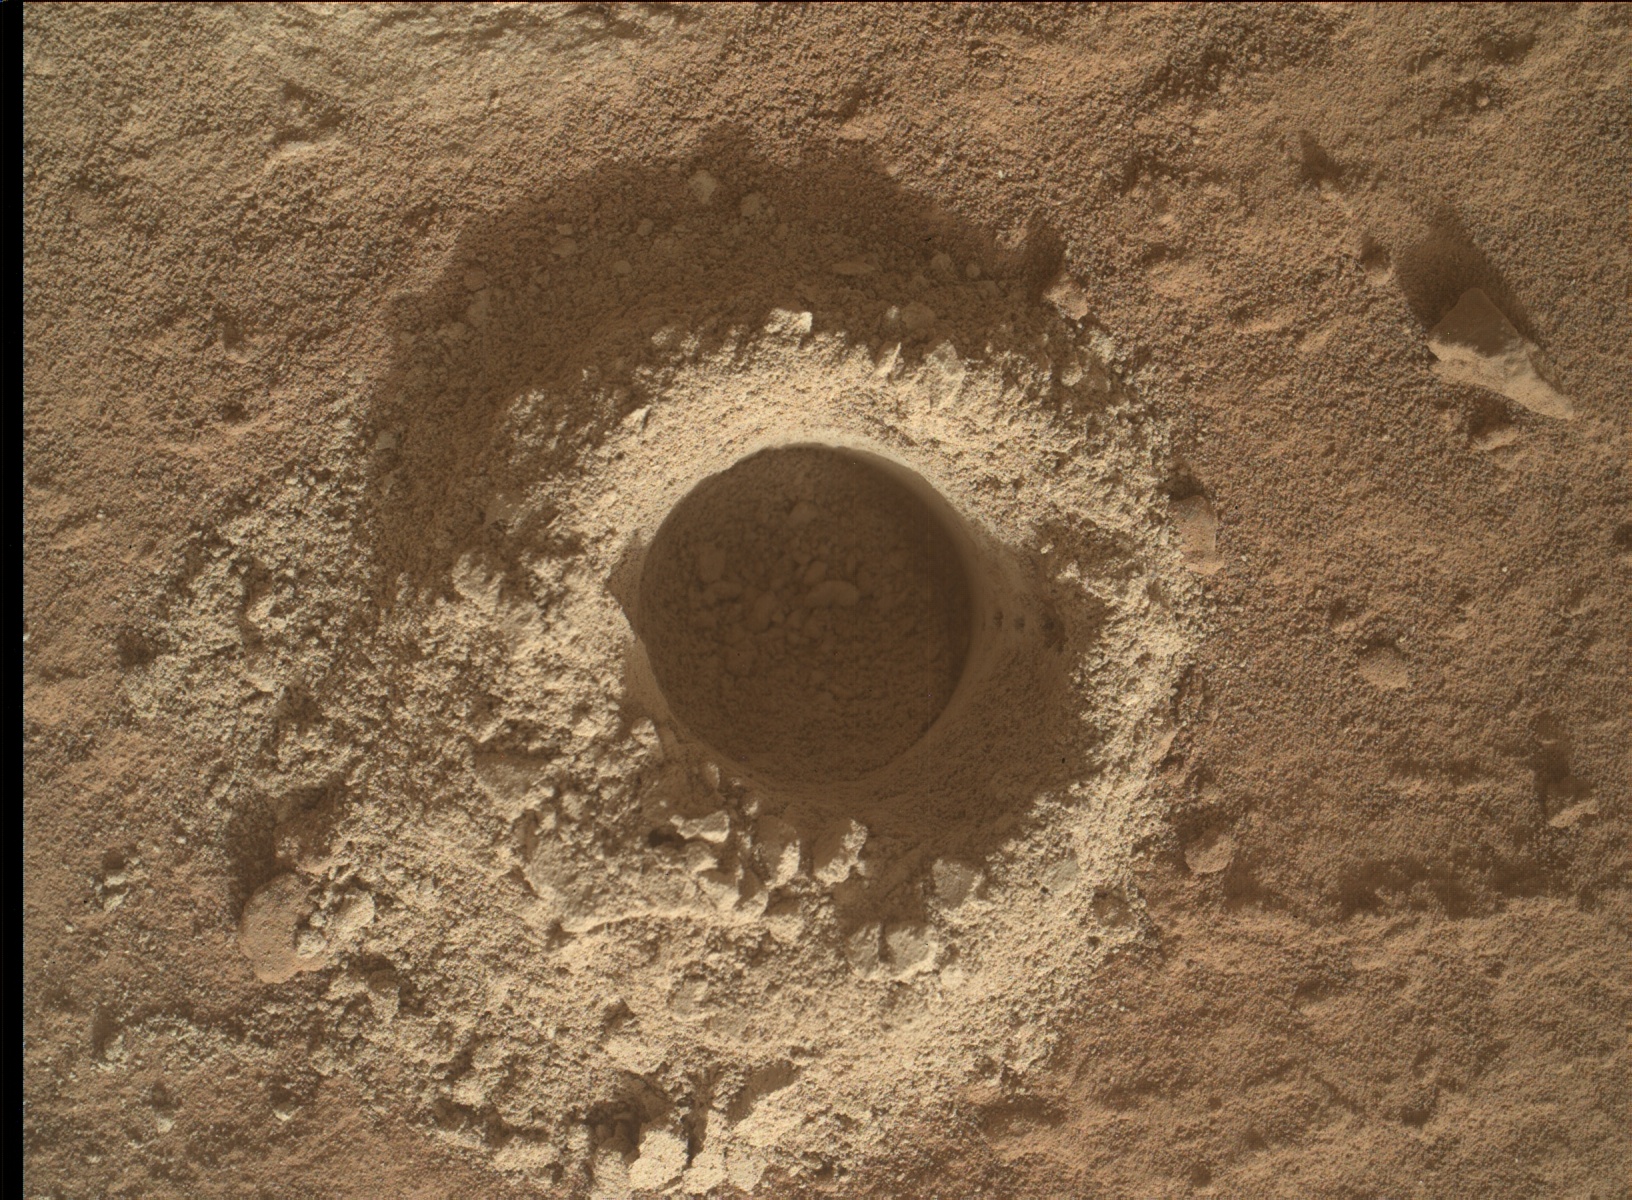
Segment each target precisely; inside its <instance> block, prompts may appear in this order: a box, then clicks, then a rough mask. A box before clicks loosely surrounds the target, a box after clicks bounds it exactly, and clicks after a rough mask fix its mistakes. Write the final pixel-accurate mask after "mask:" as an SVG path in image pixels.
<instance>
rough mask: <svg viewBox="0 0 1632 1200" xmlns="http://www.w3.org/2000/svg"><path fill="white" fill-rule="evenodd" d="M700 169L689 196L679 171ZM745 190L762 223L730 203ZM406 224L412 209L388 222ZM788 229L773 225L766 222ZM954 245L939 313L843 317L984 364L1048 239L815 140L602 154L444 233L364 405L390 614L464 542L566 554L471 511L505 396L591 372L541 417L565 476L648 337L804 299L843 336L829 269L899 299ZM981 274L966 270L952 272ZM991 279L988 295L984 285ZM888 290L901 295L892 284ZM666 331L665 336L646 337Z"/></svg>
mask: <svg viewBox="0 0 1632 1200" xmlns="http://www.w3.org/2000/svg"><path fill="white" fill-rule="evenodd" d="M699 170H706V171H707V172H709V173H710V175H711V176H712V178H713V179H714V180H715V181H717V182H716V187H715V190H714V191H713V194H712V195H711V196H710V197H709V202H708V203H707V204H706V205H703V204H701V203H699V200H698V192H697V190H696V189H694V188H692V187H689V186H688V182H689V181H692V180H693V179H694V177H695V172H697V171H699ZM750 195H757V196H758V197H761V198H762V199H763V202H764V203H765V205H766V211H768V212H769V213H770V214H771V219H769V220H767V221H760V222H758V223H756V222H755V220H754V219H752V218H751V217H749V216H746V215H744V212H745V210H744V208H743V202H744V200H745V198H747V197H749V196H750ZM405 219H409V218H405ZM780 225H787V226H789V227H791V228H794V229H796V230H798V231H799V232H800V236H799V237H796V238H791V239H790V238H781V237H778V226H780ZM936 253H945V254H948V255H950V256H951V258H952V260H953V261H954V262H955V263H956V264H957V269H958V272H959V273H960V274H959V276H958V278H957V279H955V280H954V279H949V278H946V277H944V274H945V273H944V272H943V274H942V276H937V277H935V278H934V279H933V280H931V282H932V284H933V285H934V288H935V292H934V298H933V299H934V304H935V308H936V311H937V313H938V317H939V319H938V321H937V322H936V323H935V324H934V325H932V326H931V327H930V328H928V329H925V330H922V331H921V332H920V333H918V334H901V333H899V332H897V333H892V334H891V335H890V336H889V337H887V338H886V337H884V336H882V335H881V334H878V333H876V332H870V331H862V330H851V329H843V330H842V331H843V332H845V333H847V334H848V335H849V336H850V337H851V338H852V340H853V341H859V342H861V343H862V344H865V345H866V346H867V348H868V349H870V350H871V351H873V352H874V353H877V352H879V351H881V350H882V348H883V346H884V345H885V344H886V343H888V344H893V343H894V342H896V341H897V340H899V341H900V342H901V354H902V358H903V359H904V360H905V362H906V364H907V366H908V367H909V368H910V367H911V366H912V365H913V364H915V363H916V362H918V361H921V360H922V358H923V356H924V355H925V354H927V353H928V352H929V351H930V350H931V349H933V348H934V347H935V346H937V345H939V344H940V342H941V341H942V340H943V338H944V337H946V336H948V332H943V330H944V331H954V330H955V331H956V337H957V345H958V349H959V351H960V353H962V354H963V355H965V356H967V357H974V358H979V357H981V356H982V355H985V354H987V353H990V352H992V350H991V347H993V346H994V345H995V346H996V348H997V351H998V352H1001V351H1002V350H1003V349H1005V348H1006V347H1007V344H1008V343H1009V342H1011V341H1012V340H1013V336H1014V335H1013V326H1014V325H1015V324H1017V323H1020V320H1021V317H1022V310H1025V309H1027V308H1028V307H1034V306H1035V305H1036V303H1037V300H1038V298H1039V297H1040V295H1041V293H1042V291H1043V290H1044V289H1045V288H1046V286H1047V284H1048V282H1049V281H1050V280H1051V279H1052V278H1053V276H1054V275H1055V273H1056V272H1057V271H1058V268H1059V265H1060V262H1061V258H1062V254H1063V247H1062V244H1061V242H1060V239H1059V238H1058V236H1057V235H1055V234H1054V233H1053V232H1052V230H1050V229H1049V228H1047V227H1046V226H1045V225H1043V224H1042V223H1040V222H1034V223H1033V225H1032V227H1031V228H1030V230H1029V232H1028V234H1027V235H1026V236H1025V237H1024V238H1023V239H1021V240H1020V241H1019V242H1018V243H1017V244H1014V245H1010V246H1005V245H1002V244H1000V243H999V241H998V240H997V239H996V238H995V237H994V236H993V235H992V234H991V233H990V232H989V231H987V230H984V229H981V228H977V227H976V226H974V225H972V224H971V223H969V222H967V221H965V220H962V219H961V218H958V217H955V216H952V215H950V214H947V213H945V212H944V211H941V210H939V209H938V208H937V207H936V206H935V205H933V204H932V203H930V202H929V201H927V200H926V199H924V198H922V197H918V196H914V195H912V194H911V193H908V192H906V191H904V190H903V189H901V188H900V187H899V186H898V185H897V184H896V183H895V182H894V181H893V180H892V179H891V178H890V177H889V176H888V174H887V173H886V172H885V171H884V170H883V169H882V167H880V165H879V164H878V163H877V161H876V159H875V158H874V156H873V154H872V152H871V151H870V150H868V149H866V148H865V147H854V146H849V145H843V146H837V147H812V148H810V149H809V150H808V151H807V152H806V156H805V158H804V159H803V161H801V162H800V163H799V164H798V165H796V166H786V165H782V164H777V163H772V162H769V161H767V160H765V159H763V158H761V157H759V156H757V155H756V154H755V153H754V152H753V151H752V150H751V148H750V143H749V141H748V139H747V138H746V137H744V136H743V135H742V134H740V133H738V132H736V131H733V130H729V129H727V130H722V131H718V132H716V133H715V134H713V135H711V136H710V137H709V138H707V139H705V141H704V143H703V145H702V146H701V148H700V149H699V150H698V151H697V152H696V154H695V155H694V156H693V157H692V158H690V159H688V160H686V161H684V162H672V163H661V164H656V165H647V164H630V163H608V164H603V165H601V166H600V167H598V168H596V169H595V170H593V171H590V172H588V173H586V174H583V175H580V176H577V177H575V178H572V179H568V180H564V181H562V182H561V183H560V184H558V185H556V186H555V187H553V188H551V189H550V191H549V192H547V193H546V194H544V195H541V196H537V197H532V198H529V199H527V200H526V201H524V202H522V203H520V204H518V205H517V206H516V207H515V208H513V209H511V210H510V211H508V212H505V213H502V214H500V215H498V216H497V217H495V218H493V219H491V220H488V221H481V220H473V221H472V222H471V223H470V225H469V226H468V227H467V228H466V229H465V230H464V232H462V233H461V235H460V236H459V239H458V241H457V243H456V245H455V248H454V250H453V252H452V254H451V255H450V258H449V261H448V264H447V267H446V269H445V270H444V271H443V272H442V273H441V275H440V277H439V278H438V279H437V281H436V282H435V283H434V284H432V285H431V286H430V287H428V288H427V289H425V291H423V292H422V293H418V294H414V295H409V296H406V297H403V298H401V299H400V300H399V301H398V302H397V303H396V305H395V308H394V311H393V312H392V313H391V314H390V317H389V318H388V322H389V325H390V327H391V332H392V334H393V335H394V338H395V342H396V344H397V345H398V346H399V347H401V350H400V352H399V354H398V357H397V359H396V360H395V361H394V362H393V364H392V365H391V367H390V368H389V369H388V371H387V373H386V375H385V377H384V379H383V381H382V383H381V385H380V387H379V388H378V390H377V392H376V394H375V396H374V398H373V399H372V402H371V406H370V407H371V413H370V418H371V425H372V428H373V430H374V431H375V436H376V453H375V462H374V465H373V470H372V471H371V476H370V482H369V492H370V500H371V504H370V511H371V512H372V514H373V516H374V519H375V522H374V541H375V546H374V550H375V554H374V562H375V568H376V571H375V579H376V594H377V598H378V600H379V602H380V603H381V604H382V605H385V606H389V605H390V604H391V603H392V602H393V601H394V598H395V594H396V591H397V588H398V587H399V586H400V584H401V583H402V582H403V581H404V580H405V579H406V581H407V582H408V583H410V584H411V585H412V586H413V587H414V588H415V589H416V590H420V591H426V590H430V591H441V590H442V589H445V588H446V587H447V586H448V582H447V581H448V574H449V568H450V567H451V566H452V564H453V562H454V561H455V560H457V559H458V558H459V557H460V556H461V555H462V554H464V553H466V552H469V551H483V550H485V551H488V552H491V553H493V554H496V555H498V556H500V557H502V556H503V555H504V553H505V550H506V543H507V542H508V543H514V542H516V541H526V542H529V543H530V546H531V548H532V549H533V551H534V552H535V553H538V552H542V553H546V554H549V553H566V552H570V551H571V550H572V549H573V547H571V546H568V545H565V544H562V543H560V542H559V541H558V538H557V535H556V534H554V533H553V531H552V530H551V529H550V520H551V517H552V514H549V513H544V514H540V515H538V516H537V517H536V518H534V520H533V524H532V527H531V528H524V529H516V528H514V527H513V526H512V527H508V528H499V527H497V522H495V521H493V520H491V519H490V518H491V517H492V515H493V514H491V513H489V512H487V511H486V508H485V506H486V505H487V504H488V502H489V499H490V496H491V481H490V476H492V475H493V474H494V473H499V472H502V470H503V464H504V460H505V455H506V450H507V447H506V446H505V445H504V444H503V441H504V424H505V421H506V419H507V418H508V416H509V415H510V412H511V409H512V406H513V404H514V402H515V401H516V398H517V397H519V396H521V395H524V394H526V393H529V392H534V391H537V392H542V393H546V394H547V393H549V392H550V391H552V390H559V391H560V392H563V393H564V392H568V391H571V392H573V394H574V395H581V394H582V386H583V384H584V383H585V382H586V381H590V382H594V383H597V384H604V385H605V386H604V389H603V391H604V397H605V398H604V400H603V401H602V402H601V403H600V404H598V405H591V404H585V403H582V402H575V403H574V404H572V405H568V404H565V403H562V402H560V401H559V400H554V401H547V402H546V403H545V404H544V405H542V406H541V409H540V412H539V415H538V418H537V419H538V420H540V421H547V422H549V424H550V426H551V430H552V432H553V433H554V435H555V438H554V442H553V443H552V445H551V448H550V449H549V450H548V451H547V453H545V455H544V456H543V458H542V459H541V458H540V457H539V456H538V455H536V454H535V455H533V460H534V461H536V462H539V464H540V467H541V468H542V470H543V471H544V473H546V474H547V473H549V472H551V471H560V472H569V471H571V470H573V469H574V468H575V464H576V463H577V462H578V461H579V460H580V459H581V457H582V456H583V455H584V454H585V453H586V452H588V451H590V450H592V449H593V448H594V447H595V446H597V445H598V444H600V443H601V441H602V440H603V439H604V438H605V437H606V436H607V435H608V434H609V433H610V432H611V431H612V430H613V429H615V428H616V427H617V425H618V423H619V422H620V421H622V420H623V419H624V418H625V417H626V416H627V415H628V414H629V413H631V412H633V411H635V410H636V409H638V408H640V407H642V406H644V405H646V404H649V403H652V402H654V401H656V400H657V399H659V397H660V394H661V384H660V382H659V383H654V382H653V381H652V379H651V378H650V377H649V376H643V375H642V374H641V373H640V372H639V371H637V370H635V369H634V368H635V367H637V366H639V365H641V356H642V352H643V351H645V352H648V353H649V351H650V349H651V344H652V339H653V336H654V335H660V331H664V330H677V331H680V335H681V336H683V337H684V338H686V339H690V340H691V341H692V344H693V345H694V346H695V350H696V353H698V354H700V355H703V354H708V353H711V352H714V351H717V350H719V349H720V348H721V347H722V346H724V345H726V344H728V343H730V342H732V341H734V340H735V339H736V336H737V332H738V331H740V330H744V329H746V330H757V329H759V328H760V327H762V326H763V325H764V324H765V322H766V319H767V317H768V315H769V314H770V313H771V311H772V310H775V309H786V310H793V311H809V312H811V313H812V314H813V317H814V330H813V332H815V333H821V332H823V331H824V329H825V330H830V331H831V330H840V329H841V324H840V323H841V318H840V316H839V315H838V314H839V312H840V311H841V309H842V308H850V309H851V310H854V309H855V308H856V307H858V306H859V307H867V306H868V305H867V304H866V301H865V300H862V299H860V298H858V297H857V296H856V295H855V294H854V293H853V291H851V292H848V293H847V289H851V288H853V286H854V282H855V281H854V279H852V278H848V277H846V276H845V275H843V274H840V273H836V272H835V271H834V266H835V264H836V263H838V262H840V261H841V260H846V259H861V260H865V261H866V262H867V264H868V265H869V266H871V267H872V268H874V271H873V273H871V274H870V275H869V276H868V279H867V285H868V287H869V289H871V291H872V292H874V293H876V295H877V298H878V299H879V300H882V301H887V302H893V303H897V304H902V305H904V304H907V303H910V302H911V301H912V300H913V299H914V298H915V296H916V295H917V292H916V291H914V290H913V288H914V287H915V286H916V284H917V281H916V280H913V278H912V277H913V276H914V275H925V276H929V275H934V272H933V271H932V270H931V266H930V263H931V258H932V256H933V255H935V254H936ZM966 266H970V267H978V273H979V275H980V277H981V278H980V281H979V282H976V281H972V280H968V279H966V278H964V277H963V275H962V272H963V271H964V269H965V267H966ZM988 285H990V286H988ZM894 292H900V295H899V296H897V295H895V294H893V293H894ZM660 336H661V335H660Z"/></svg>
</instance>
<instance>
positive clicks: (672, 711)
mask: <svg viewBox="0 0 1632 1200" xmlns="http://www.w3.org/2000/svg"><path fill="white" fill-rule="evenodd" d="M786 450H815V451H820V452H823V453H828V454H835V455H839V456H841V457H844V458H848V459H850V460H851V461H853V462H856V463H859V464H861V465H862V466H864V467H867V468H870V469H872V470H874V471H877V472H878V473H879V474H881V475H883V476H884V477H885V478H886V479H888V480H890V481H891V482H893V483H895V484H897V485H898V486H900V487H901V488H903V490H905V491H906V492H907V493H908V495H910V496H911V497H912V498H913V499H915V500H916V501H918V502H919V503H920V504H921V505H923V507H924V509H925V510H926V511H927V512H928V513H929V515H930V517H931V519H932V520H934V521H935V522H936V524H937V526H938V527H939V529H940V531H941V532H942V534H943V535H945V537H946V538H947V540H948V541H949V542H950V543H951V545H952V548H953V550H954V552H955V553H956V556H957V565H958V569H959V571H960V573H961V576H962V581H963V585H964V593H965V595H966V597H967V600H968V606H969V622H968V639H967V645H966V646H965V648H964V651H963V656H962V662H961V664H960V666H959V669H958V674H957V682H956V683H955V684H954V685H953V688H952V690H951V693H950V694H949V695H948V697H947V701H946V703H945V704H944V705H942V707H941V710H940V711H939V712H938V713H937V714H936V715H935V718H934V719H933V720H932V721H930V723H929V725H928V726H927V727H926V728H925V729H924V730H923V732H922V733H920V734H919V735H918V736H917V737H916V738H915V739H913V741H912V742H911V743H909V744H908V745H906V746H905V747H903V748H902V749H901V750H900V751H898V752H897V753H896V754H894V755H893V756H891V757H890V758H889V759H887V760H885V761H884V762H882V763H879V764H878V765H876V766H873V767H871V768H869V769H867V770H866V771H864V772H862V773H861V774H859V775H856V776H851V777H846V778H830V779H822V778H787V777H783V776H781V775H778V774H777V773H775V772H772V771H767V770H765V769H763V768H761V767H756V766H753V765H751V764H749V763H746V762H744V761H743V760H742V759H740V758H738V757H737V756H736V755H733V754H731V753H729V752H727V751H725V750H722V749H721V748H720V747H718V746H717V745H715V744H714V742H712V741H711V740H710V739H709V738H707V737H705V736H703V735H702V734H701V733H699V732H698V731H697V729H696V728H695V727H694V726H693V725H692V723H691V722H689V721H687V720H686V718H685V715H684V714H683V712H682V711H681V710H680V709H679V708H678V707H677V706H676V705H675V704H674V703H673V701H672V700H671V699H670V697H669V694H668V692H667V691H665V689H664V688H663V685H662V682H661V680H660V679H659V677H658V672H657V669H656V664H655V662H654V660H653V655H652V641H651V637H650V634H651V622H650V621H649V620H647V619H645V618H644V617H643V614H642V612H641V607H642V603H643V600H644V596H645V589H646V583H647V579H646V573H647V571H648V569H649V568H650V565H651V560H652V551H653V549H654V548H655V547H656V546H657V545H658V544H659V543H660V542H661V540H662V539H663V535H664V530H665V529H666V528H667V527H668V525H669V522H670V521H671V520H672V519H673V518H674V516H675V514H676V513H677V512H678V511H679V510H680V508H681V507H682V506H683V505H684V504H685V502H686V500H687V499H689V498H690V497H691V496H692V495H693V494H695V492H696V491H697V489H698V488H700V487H702V486H703V485H704V484H705V483H707V482H708V481H709V480H711V479H715V478H717V477H719V476H721V475H724V474H725V473H727V472H728V471H731V470H732V469H734V468H735V467H737V466H739V465H741V464H742V463H745V462H748V461H749V460H750V459H753V458H755V457H757V456H759V455H761V454H764V453H767V452H774V451H786ZM993 549H994V548H993V547H992V546H991V544H990V542H989V539H988V538H986V537H985V536H983V535H982V534H981V533H980V531H979V530H978V529H977V528H976V527H975V526H973V525H972V524H971V522H970V521H969V520H968V519H967V518H965V517H964V515H963V514H962V513H960V512H959V511H958V510H957V509H956V508H955V507H954V506H953V505H952V503H951V502H950V501H949V500H948V499H947V498H946V497H945V495H943V494H942V492H941V490H940V489H939V488H937V487H936V486H935V485H934V484H933V483H931V482H930V481H929V480H928V479H926V478H925V477H924V476H923V475H922V474H920V473H919V471H918V470H917V469H916V468H915V467H914V466H913V465H911V464H909V463H906V462H903V461H901V460H900V459H898V458H896V457H893V456H892V455H891V454H889V453H888V452H887V451H885V450H882V449H881V448H876V447H873V446H869V445H862V444H857V443H856V442H853V441H850V440H847V439H842V438H833V439H831V440H829V439H823V438H816V437H806V438H800V439H797V440H789V441H765V442H763V443H761V444H759V445H756V446H754V447H752V448H750V449H747V450H746V451H745V452H744V453H742V454H739V455H737V456H735V457H734V458H732V460H731V461H730V462H728V463H726V464H724V465H723V466H720V467H719V468H718V469H715V470H710V471H708V472H706V473H704V474H699V475H697V476H695V477H694V478H693V479H691V480H690V482H689V483H688V484H687V486H686V487H685V488H684V490H683V491H681V492H680V494H679V496H678V497H677V498H676V499H675V500H674V501H673V502H672V503H671V504H669V505H668V507H667V510H666V511H665V512H664V514H663V517H662V520H660V521H659V522H658V524H657V527H656V529H655V530H654V531H653V533H652V536H651V537H650V538H649V539H648V540H647V541H646V542H645V544H644V545H643V546H642V547H641V551H640V555H639V560H638V561H637V562H635V563H633V564H631V565H632V566H633V568H634V569H633V571H631V572H630V574H629V576H628V578H629V580H630V584H631V586H630V587H629V589H628V595H629V600H630V601H631V602H630V603H626V604H625V610H626V612H627V613H628V616H629V618H630V626H631V629H632V631H633V633H634V638H635V648H636V650H637V651H638V652H639V654H640V657H641V658H642V659H643V664H642V668H643V669H642V670H641V671H640V674H641V675H642V676H644V679H645V681H646V683H647V685H648V687H649V688H650V689H651V691H652V693H653V694H654V696H655V697H656V698H657V699H658V700H659V702H660V704H661V707H662V709H663V710H664V711H665V713H666V714H667V717H668V719H669V721H670V722H672V723H673V725H674V726H675V727H676V728H678V729H679V730H681V731H683V733H684V734H685V736H686V737H687V738H688V739H690V740H691V741H693V742H695V743H696V744H697V745H698V746H699V747H701V748H703V749H704V750H706V752H707V753H708V754H709V756H710V757H712V758H714V759H716V760H717V761H719V762H720V763H721V765H723V766H727V767H728V768H729V769H730V770H731V772H732V773H733V774H734V775H740V776H744V777H750V778H757V779H759V780H761V781H763V782H765V783H769V784H773V785H775V786H776V787H778V788H780V789H783V790H789V789H792V790H800V789H813V788H820V789H830V788H835V787H839V788H853V787H857V786H864V785H867V784H869V783H872V782H874V781H876V780H878V779H879V777H880V776H883V775H885V774H886V773H888V772H890V771H893V770H895V769H896V768H898V767H899V766H900V765H901V764H902V763H903V762H905V761H907V760H909V759H911V758H913V757H915V756H916V755H918V754H920V753H922V752H923V750H924V748H925V747H926V746H927V745H928V744H930V743H931V742H932V741H934V740H936V739H937V737H938V735H939V734H940V733H941V731H943V730H944V729H945V728H946V727H947V725H948V723H949V719H951V718H954V717H955V716H956V715H957V714H959V713H961V712H962V711H963V710H964V709H965V708H966V707H967V706H968V701H969V699H970V697H971V696H972V695H973V693H974V692H975V690H976V688H977V687H978V685H979V682H980V680H982V679H983V678H984V677H985V676H986V674H987V673H988V672H989V669H990V667H991V665H992V662H993V660H994V658H995V653H994V652H995V648H996V644H997V641H998V627H999V626H1000V625H1001V620H1000V618H999V619H997V620H994V617H998V615H999V613H1000V607H999V604H998V599H997V597H998V593H999V588H998V586H997V583H996V580H997V579H998V578H999V577H1000V576H1001V574H1002V572H1001V570H1000V569H999V568H998V564H997V562H996V561H995V557H994V554H993Z"/></svg>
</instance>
